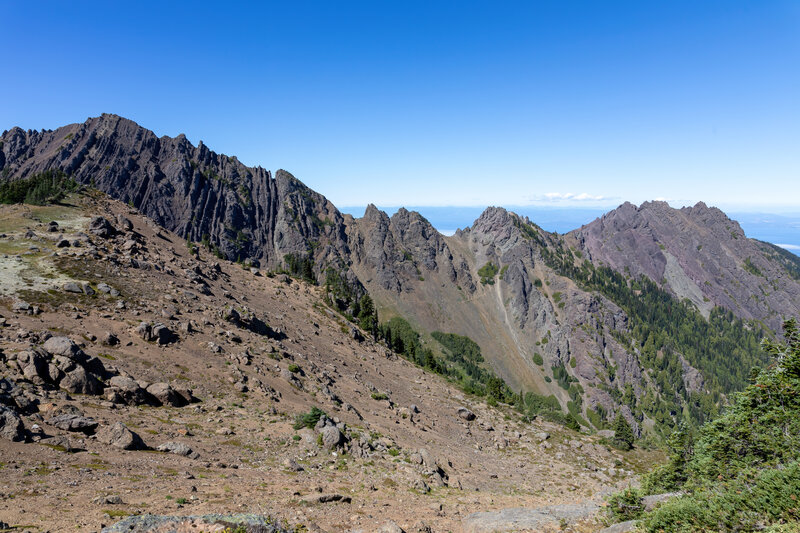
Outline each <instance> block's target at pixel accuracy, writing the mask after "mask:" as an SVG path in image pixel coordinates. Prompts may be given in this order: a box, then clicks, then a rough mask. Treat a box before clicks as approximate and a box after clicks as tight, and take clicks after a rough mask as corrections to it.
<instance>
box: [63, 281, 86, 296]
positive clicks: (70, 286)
mask: <svg viewBox="0 0 800 533" xmlns="http://www.w3.org/2000/svg"><path fill="white" fill-rule="evenodd" d="M62 288H63V289H64V291H65V292H72V293H75V294H83V289H82V288H81V286H80V285H78V284H77V283H75V282H74V281H68V282H67V283H65V284H64V286H63V287H62Z"/></svg>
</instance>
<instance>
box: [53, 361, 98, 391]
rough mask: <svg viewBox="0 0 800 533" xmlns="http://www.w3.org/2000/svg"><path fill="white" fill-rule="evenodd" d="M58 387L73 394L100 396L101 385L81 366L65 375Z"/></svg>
mask: <svg viewBox="0 0 800 533" xmlns="http://www.w3.org/2000/svg"><path fill="white" fill-rule="evenodd" d="M59 386H60V387H61V388H62V389H64V390H65V391H67V392H71V393H73V394H95V395H96V394H102V393H103V384H102V383H101V382H100V380H99V379H97V377H96V376H95V375H94V374H91V373H89V372H87V371H86V370H85V369H84V368H83V367H82V366H79V367H76V368H75V370H73V371H71V372H69V373H67V375H65V376H64V377H63V378H62V379H61V382H60V383H59Z"/></svg>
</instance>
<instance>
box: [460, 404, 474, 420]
mask: <svg viewBox="0 0 800 533" xmlns="http://www.w3.org/2000/svg"><path fill="white" fill-rule="evenodd" d="M457 413H458V416H459V417H460V418H462V419H464V420H466V421H467V422H469V421H471V420H475V413H473V412H472V411H470V410H469V409H467V408H466V407H459V408H458V411H457Z"/></svg>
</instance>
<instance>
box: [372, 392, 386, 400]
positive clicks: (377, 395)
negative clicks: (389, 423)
mask: <svg viewBox="0 0 800 533" xmlns="http://www.w3.org/2000/svg"><path fill="white" fill-rule="evenodd" d="M372 399H373V400H378V401H381V400H388V399H389V396H388V395H387V394H386V393H384V392H373V393H372Z"/></svg>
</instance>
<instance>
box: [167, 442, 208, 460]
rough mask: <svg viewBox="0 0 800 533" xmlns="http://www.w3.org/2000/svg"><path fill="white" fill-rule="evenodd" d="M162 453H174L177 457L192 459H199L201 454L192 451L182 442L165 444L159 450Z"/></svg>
mask: <svg viewBox="0 0 800 533" xmlns="http://www.w3.org/2000/svg"><path fill="white" fill-rule="evenodd" d="M157 450H158V451H160V452H166V453H174V454H175V455H182V456H184V457H189V458H190V459H198V458H199V457H200V454H198V453H197V452H195V451H194V450H192V449H191V448H190V447H189V446H187V445H186V444H183V443H182V442H165V443H164V444H162V445H161V446H159V447H158V448H157Z"/></svg>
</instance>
